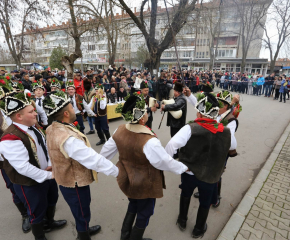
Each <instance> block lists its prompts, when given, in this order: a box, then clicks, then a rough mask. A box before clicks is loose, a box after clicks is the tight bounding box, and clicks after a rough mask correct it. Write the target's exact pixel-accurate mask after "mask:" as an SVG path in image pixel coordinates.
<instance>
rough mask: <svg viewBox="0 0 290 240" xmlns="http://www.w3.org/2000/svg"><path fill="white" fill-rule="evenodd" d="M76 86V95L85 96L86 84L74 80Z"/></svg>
mask: <svg viewBox="0 0 290 240" xmlns="http://www.w3.org/2000/svg"><path fill="white" fill-rule="evenodd" d="M74 85H75V87H76V94H79V95H81V96H84V84H83V81H82V80H81V81H79V80H77V79H74Z"/></svg>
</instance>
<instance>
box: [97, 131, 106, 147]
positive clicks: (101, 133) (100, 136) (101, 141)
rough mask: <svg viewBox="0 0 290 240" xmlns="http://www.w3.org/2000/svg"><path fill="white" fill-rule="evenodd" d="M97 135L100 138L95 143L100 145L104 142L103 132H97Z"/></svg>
mask: <svg viewBox="0 0 290 240" xmlns="http://www.w3.org/2000/svg"><path fill="white" fill-rule="evenodd" d="M98 136H99V138H100V141H99V142H97V143H96V145H97V146H99V145H102V144H104V143H105V142H106V140H105V136H104V133H103V132H98Z"/></svg>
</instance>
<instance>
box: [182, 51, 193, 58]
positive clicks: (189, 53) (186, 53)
mask: <svg viewBox="0 0 290 240" xmlns="http://www.w3.org/2000/svg"><path fill="white" fill-rule="evenodd" d="M183 57H191V52H188V51H187V52H183Z"/></svg>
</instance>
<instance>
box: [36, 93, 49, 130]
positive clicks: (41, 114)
mask: <svg viewBox="0 0 290 240" xmlns="http://www.w3.org/2000/svg"><path fill="white" fill-rule="evenodd" d="M43 100H44V96H41V97H40V98H36V99H35V105H36V111H37V121H38V122H39V117H40V118H41V122H42V123H43V124H44V125H47V124H48V123H47V115H46V113H45V111H44V109H43ZM39 101H40V105H39Z"/></svg>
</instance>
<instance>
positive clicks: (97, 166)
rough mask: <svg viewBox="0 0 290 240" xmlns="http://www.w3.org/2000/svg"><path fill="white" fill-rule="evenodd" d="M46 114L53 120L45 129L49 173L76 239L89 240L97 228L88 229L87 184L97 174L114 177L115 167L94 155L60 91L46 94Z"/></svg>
mask: <svg viewBox="0 0 290 240" xmlns="http://www.w3.org/2000/svg"><path fill="white" fill-rule="evenodd" d="M44 107H45V108H46V109H47V110H48V115H49V116H50V117H52V118H53V119H54V122H53V123H52V125H51V126H49V127H48V128H47V145H48V153H49V155H50V156H51V161H52V171H53V173H54V177H55V180H56V182H57V183H58V184H59V188H60V191H61V193H62V195H63V197H64V199H65V201H66V202H67V204H68V205H69V207H70V209H71V212H72V214H73V216H74V218H75V222H76V229H77V232H78V239H80V240H90V239H91V238H90V236H91V235H94V234H97V233H98V232H99V231H100V230H101V226H99V225H96V226H92V227H89V223H90V219H91V213H90V202H91V194H90V186H89V185H90V184H91V183H92V182H93V181H94V180H96V181H97V173H96V172H102V173H104V174H106V175H107V176H108V175H112V176H114V177H117V176H118V173H119V171H118V168H117V167H116V166H115V165H114V164H113V163H112V162H111V161H108V160H107V159H105V158H104V157H103V156H101V155H100V154H98V153H96V152H95V151H94V150H93V149H92V148H91V146H90V142H89V140H88V139H87V137H86V136H85V135H84V134H82V133H81V132H80V131H79V130H78V129H77V128H76V127H75V125H74V124H73V122H74V121H75V119H76V115H75V112H74V108H73V106H72V104H71V101H70V99H69V98H68V97H67V95H66V94H65V93H63V92H62V91H58V92H55V93H52V94H50V95H49V96H47V97H46V98H45V100H44Z"/></svg>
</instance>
